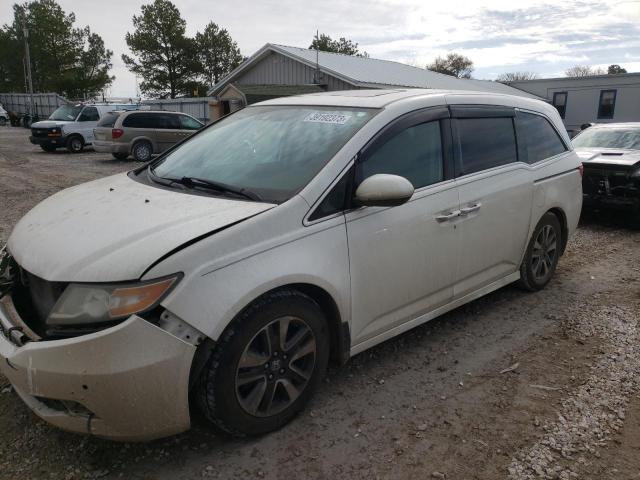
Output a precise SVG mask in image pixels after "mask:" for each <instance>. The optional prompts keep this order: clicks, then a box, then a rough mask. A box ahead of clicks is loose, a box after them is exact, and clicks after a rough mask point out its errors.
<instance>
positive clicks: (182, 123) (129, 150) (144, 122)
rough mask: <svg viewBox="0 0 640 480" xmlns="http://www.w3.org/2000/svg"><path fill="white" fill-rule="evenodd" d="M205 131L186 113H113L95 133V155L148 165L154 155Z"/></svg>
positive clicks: (145, 111)
mask: <svg viewBox="0 0 640 480" xmlns="http://www.w3.org/2000/svg"><path fill="white" fill-rule="evenodd" d="M202 127H204V124H203V123H202V122H200V121H199V120H196V119H195V118H193V117H192V116H191V115H187V114H186V113H179V112H167V111H165V110H161V111H150V110H139V111H135V112H118V111H113V112H109V113H108V114H107V115H105V116H104V117H103V118H102V119H101V120H100V121H99V122H98V125H97V126H96V128H95V129H94V131H93V132H94V137H95V140H94V142H93V148H94V149H95V151H96V152H103V153H111V154H112V155H113V156H114V157H115V158H117V159H119V160H124V159H125V158H127V157H128V156H129V155H131V156H133V158H134V159H135V160H137V161H139V162H146V161H149V160H151V156H152V155H153V154H156V153H162V152H164V151H165V150H167V149H169V148H171V147H173V146H174V145H175V144H176V143H178V142H180V141H182V140H184V139H185V138H188V137H190V136H191V135H193V134H194V133H195V132H196V131H198V130H200V129H201V128H202Z"/></svg>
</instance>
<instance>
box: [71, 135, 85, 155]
mask: <svg viewBox="0 0 640 480" xmlns="http://www.w3.org/2000/svg"><path fill="white" fill-rule="evenodd" d="M83 149H84V140H83V139H82V137H81V136H79V135H74V136H72V137H69V139H68V140H67V150H69V151H70V152H71V153H80V152H82V150H83Z"/></svg>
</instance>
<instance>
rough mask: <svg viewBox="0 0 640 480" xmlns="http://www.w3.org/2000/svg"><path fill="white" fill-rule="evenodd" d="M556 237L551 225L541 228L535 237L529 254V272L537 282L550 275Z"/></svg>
mask: <svg viewBox="0 0 640 480" xmlns="http://www.w3.org/2000/svg"><path fill="white" fill-rule="evenodd" d="M557 251H558V249H557V236H556V232H555V230H554V228H553V227H552V226H551V225H545V226H543V227H542V228H541V229H540V231H539V232H538V235H537V236H536V239H535V242H534V244H533V252H532V253H531V270H532V272H533V276H534V278H535V279H536V280H537V281H544V280H545V279H546V278H547V276H548V275H550V273H551V270H552V268H553V265H554V263H555V261H556V255H557Z"/></svg>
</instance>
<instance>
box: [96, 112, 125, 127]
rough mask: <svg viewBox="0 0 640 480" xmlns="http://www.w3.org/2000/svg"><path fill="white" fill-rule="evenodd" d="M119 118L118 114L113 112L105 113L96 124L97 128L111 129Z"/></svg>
mask: <svg viewBox="0 0 640 480" xmlns="http://www.w3.org/2000/svg"><path fill="white" fill-rule="evenodd" d="M119 116H120V115H119V114H117V113H113V112H108V113H105V115H104V116H103V117H102V119H100V121H99V122H98V127H107V128H113V126H114V125H115V124H116V120H117V119H118V117H119Z"/></svg>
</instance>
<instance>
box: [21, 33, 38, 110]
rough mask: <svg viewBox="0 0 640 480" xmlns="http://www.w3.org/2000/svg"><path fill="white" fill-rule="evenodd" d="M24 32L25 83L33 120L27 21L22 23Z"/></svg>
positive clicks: (33, 107)
mask: <svg viewBox="0 0 640 480" xmlns="http://www.w3.org/2000/svg"><path fill="white" fill-rule="evenodd" d="M22 32H23V33H24V56H25V63H26V66H27V83H28V85H29V102H30V107H29V114H30V115H31V120H32V121H33V117H34V113H35V105H34V103H33V79H32V78H31V56H30V55H29V29H28V28H27V23H26V22H25V23H24V24H23V30H22Z"/></svg>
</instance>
